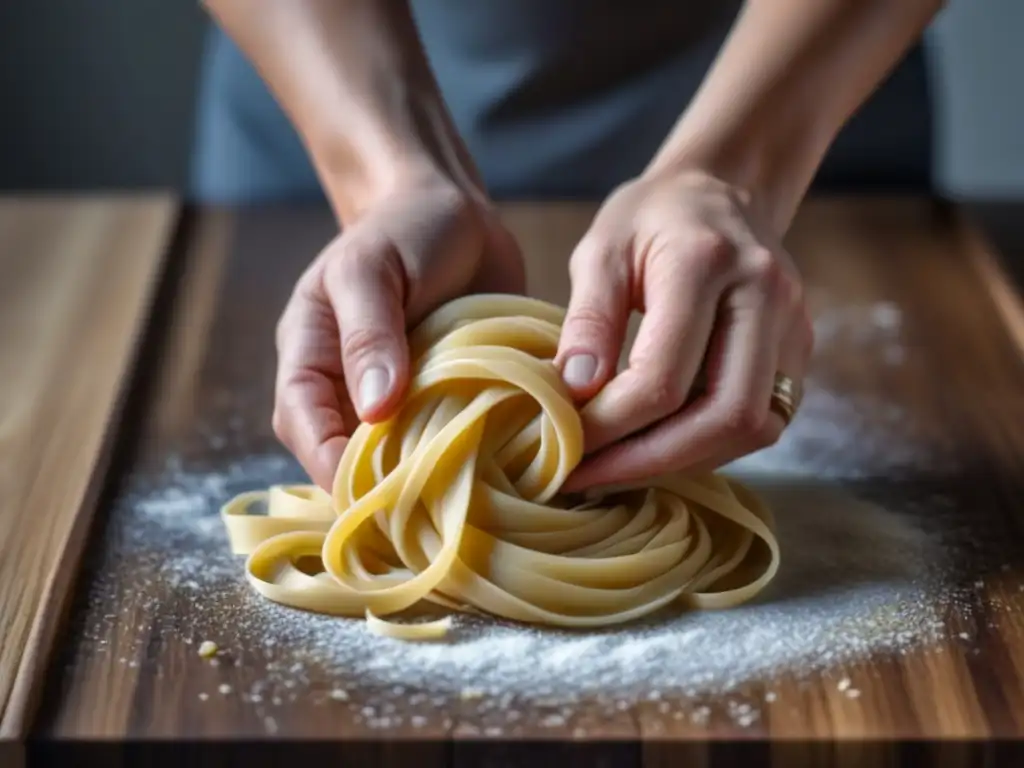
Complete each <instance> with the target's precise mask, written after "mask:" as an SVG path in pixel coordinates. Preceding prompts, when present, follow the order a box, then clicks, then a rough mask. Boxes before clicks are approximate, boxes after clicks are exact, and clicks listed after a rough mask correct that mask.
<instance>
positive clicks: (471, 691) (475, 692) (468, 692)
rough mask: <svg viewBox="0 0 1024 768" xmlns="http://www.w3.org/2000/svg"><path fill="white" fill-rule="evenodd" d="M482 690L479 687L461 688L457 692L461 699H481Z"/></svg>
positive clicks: (482, 695)
mask: <svg viewBox="0 0 1024 768" xmlns="http://www.w3.org/2000/svg"><path fill="white" fill-rule="evenodd" d="M483 697H484V692H483V691H482V690H480V689H479V688H463V689H462V691H461V692H460V693H459V698H460V699H462V700H463V701H474V700H476V699H482V698H483Z"/></svg>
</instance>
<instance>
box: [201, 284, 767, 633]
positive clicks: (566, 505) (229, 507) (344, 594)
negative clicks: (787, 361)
mask: <svg viewBox="0 0 1024 768" xmlns="http://www.w3.org/2000/svg"><path fill="white" fill-rule="evenodd" d="M563 318H564V310H562V309H561V308H559V307H556V306H554V305H551V304H547V303H545V302H542V301H537V300H535V299H528V298H523V297H516V296H506V295H487V296H471V297H467V298H462V299H458V300H455V301H453V302H450V303H449V304H447V305H445V306H443V307H441V308H440V309H438V310H437V311H435V312H434V313H433V314H432V315H431V316H430V317H428V318H427V319H426V320H425V321H423V323H421V324H420V325H419V327H417V328H416V329H415V330H414V331H413V332H412V333H411V335H410V338H409V344H410V351H411V356H412V361H413V366H414V367H413V374H414V375H413V379H412V383H411V386H410V389H409V391H408V393H407V396H406V399H405V403H404V405H403V406H402V408H401V410H400V412H399V413H398V414H397V415H396V416H395V417H393V418H392V419H391V420H389V421H387V422H385V423H380V424H365V423H364V424H361V425H360V426H359V427H358V429H356V431H355V433H354V434H353V436H352V439H351V440H350V441H349V443H348V445H347V447H346V449H345V452H344V455H343V456H342V459H341V463H340V464H339V466H338V470H337V474H336V476H335V480H334V487H333V491H332V493H331V494H328V493H326V492H325V491H323V490H322V489H320V488H318V487H316V486H313V485H291V486H288V485H278V486H272V487H271V488H269V489H268V490H266V491H257V492H248V493H243V494H241V495H239V496H236V497H235V498H234V499H232V500H231V501H229V502H228V503H227V504H226V505H225V506H224V507H223V509H222V510H221V514H222V518H223V521H224V523H225V526H226V528H227V532H228V536H229V540H230V544H231V548H232V551H233V552H234V553H236V554H243V555H248V558H247V560H246V565H245V570H246V576H247V578H248V580H249V582H250V584H251V585H252V586H253V588H254V589H256V591H257V592H259V593H260V594H261V595H263V596H264V597H266V598H268V599H270V600H273V601H275V602H278V603H282V604H284V605H288V606H293V607H295V608H301V609H305V610H308V611H315V612H318V613H327V614H334V615H341V616H365V617H366V618H367V621H368V624H369V627H370V629H371V631H374V632H377V633H379V634H383V635H388V636H392V637H400V638H406V639H428V638H434V637H439V636H441V635H443V634H444V633H445V632H446V631H447V629H448V627H449V623H450V618H449V619H441V620H440V621H434V622H429V623H424V624H416V623H412V624H410V623H405V624H399V623H395V622H391V621H386V620H385V619H382V618H381V617H383V616H389V615H394V614H398V613H400V612H402V611H405V610H406V609H409V608H413V607H414V606H418V605H422V604H424V603H432V604H435V605H439V606H442V607H443V608H445V609H446V610H448V611H450V612H464V613H476V614H483V615H491V616H497V617H503V618H506V619H511V620H514V621H519V622H526V623H531V624H539V625H548V626H556V627H565V628H593V627H604V626H609V625H613V624H620V623H624V622H627V621H631V620H634V619H638V618H640V617H642V616H646V615H648V614H651V613H653V612H654V611H656V610H658V609H660V608H662V607H664V606H667V605H669V604H679V605H681V606H682V607H689V608H727V607H731V606H735V605H738V604H740V603H743V602H745V601H747V600H749V599H751V598H753V597H754V596H755V595H757V594H758V593H759V592H760V591H761V590H763V589H764V588H765V586H767V584H768V583H769V582H770V581H771V580H772V579H773V578H774V576H775V574H776V572H777V570H778V566H779V547H778V541H777V537H776V533H775V524H774V519H773V517H772V515H771V512H770V510H769V509H768V508H767V507H766V505H765V504H764V503H763V502H762V501H761V500H760V499H759V498H758V497H757V496H756V495H755V494H754V493H752V492H751V491H750V490H748V489H747V488H746V487H744V486H743V485H742V484H740V483H738V482H736V481H734V480H731V479H726V478H725V477H723V476H720V475H717V474H714V473H709V474H702V475H700V476H686V475H671V476H665V477H661V478H658V479H656V480H654V481H651V482H648V483H646V484H645V485H644V486H643V487H629V488H625V489H619V490H616V491H614V492H611V493H609V494H607V495H606V496H605V497H604V498H602V499H591V500H587V501H585V502H579V501H578V500H577V501H576V502H570V500H568V499H567V498H565V497H562V496H560V495H559V494H558V491H559V489H560V487H561V485H562V483H563V482H564V481H565V479H566V477H567V476H568V475H569V473H570V472H571V471H572V470H573V469H574V468H575V467H576V465H577V464H578V463H579V461H580V460H581V458H582V454H583V429H582V424H581V420H580V417H579V414H578V412H577V410H576V408H575V406H574V404H573V401H572V399H571V397H570V395H569V393H568V390H567V389H566V388H565V385H564V384H563V383H562V380H561V378H560V376H559V374H558V371H557V369H556V368H555V366H554V365H553V364H552V360H553V358H554V356H555V352H556V350H557V346H558V337H559V331H560V328H561V323H562V320H563Z"/></svg>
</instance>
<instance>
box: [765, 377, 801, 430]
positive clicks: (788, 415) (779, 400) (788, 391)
mask: <svg viewBox="0 0 1024 768" xmlns="http://www.w3.org/2000/svg"><path fill="white" fill-rule="evenodd" d="M800 397H801V392H800V388H799V387H798V386H797V383H796V382H795V381H793V379H791V378H790V377H789V376H786V375H785V374H784V373H777V374H775V384H774V385H773V386H772V399H771V405H770V407H771V409H772V410H773V411H775V412H776V413H777V414H779V416H781V417H782V420H783V421H784V422H786V425H787V426H788V425H789V423H790V422H791V421H793V417H794V416H795V415H796V409H797V408H799V407H800Z"/></svg>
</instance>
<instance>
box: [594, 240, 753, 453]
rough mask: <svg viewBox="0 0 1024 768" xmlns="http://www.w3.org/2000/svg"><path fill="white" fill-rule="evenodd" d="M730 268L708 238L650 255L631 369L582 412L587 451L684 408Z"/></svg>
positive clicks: (717, 243)
mask: <svg viewBox="0 0 1024 768" xmlns="http://www.w3.org/2000/svg"><path fill="white" fill-rule="evenodd" d="M732 261H733V248H732V245H731V244H730V243H729V242H728V241H727V240H725V239H723V238H722V237H720V236H718V235H715V234H714V233H711V232H708V233H696V234H692V235H689V236H688V238H687V239H686V240H683V241H676V242H674V243H673V244H672V248H671V250H669V249H667V248H666V250H665V251H664V252H662V253H657V254H649V255H648V257H647V260H646V262H647V266H646V270H645V274H644V276H643V285H644V289H643V290H644V296H643V299H644V316H643V320H642V321H641V323H640V327H639V329H638V332H637V337H636V340H635V342H634V343H633V347H632V349H631V350H630V356H629V366H628V367H627V368H626V369H625V370H624V371H622V372H621V373H620V374H619V375H618V376H616V377H615V378H614V379H612V380H611V381H610V382H609V383H608V385H607V386H606V387H605V388H604V389H603V390H602V391H601V393H600V395H598V396H597V397H596V398H595V399H594V400H593V401H592V402H591V403H589V404H588V405H587V407H586V408H585V409H584V412H583V418H584V425H585V430H586V433H587V445H586V450H587V451H588V452H592V451H595V450H599V449H601V448H603V447H605V446H607V445H610V444H611V443H613V442H615V441H617V440H621V439H623V438H626V437H627V436H629V435H631V434H634V433H636V432H639V431H640V430H642V429H645V428H646V427H649V426H650V425H652V424H654V423H656V422H658V421H659V420H661V419H663V418H665V417H667V416H669V415H670V414H672V413H674V412H675V411H677V410H678V409H679V408H681V407H682V405H683V403H684V402H685V401H686V399H687V397H688V396H689V394H690V390H691V388H692V385H693V381H694V378H695V377H696V374H697V372H698V370H699V368H700V365H701V361H702V359H703V357H704V354H705V350H706V349H707V345H708V339H709V337H710V335H711V330H712V327H713V325H714V320H715V311H716V306H717V303H718V300H719V296H720V295H721V293H722V291H723V289H724V288H725V286H726V284H727V280H728V277H729V271H730V269H731V265H732Z"/></svg>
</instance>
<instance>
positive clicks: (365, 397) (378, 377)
mask: <svg viewBox="0 0 1024 768" xmlns="http://www.w3.org/2000/svg"><path fill="white" fill-rule="evenodd" d="M390 383H391V376H390V375H389V374H388V372H387V369H386V368H380V367H373V368H367V370H366V373H364V374H363V378H362V379H360V380H359V410H361V411H369V410H371V409H372V408H373V406H375V405H377V403H379V402H380V401H381V400H383V399H384V398H385V397H387V394H388V385H389V384H390Z"/></svg>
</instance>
